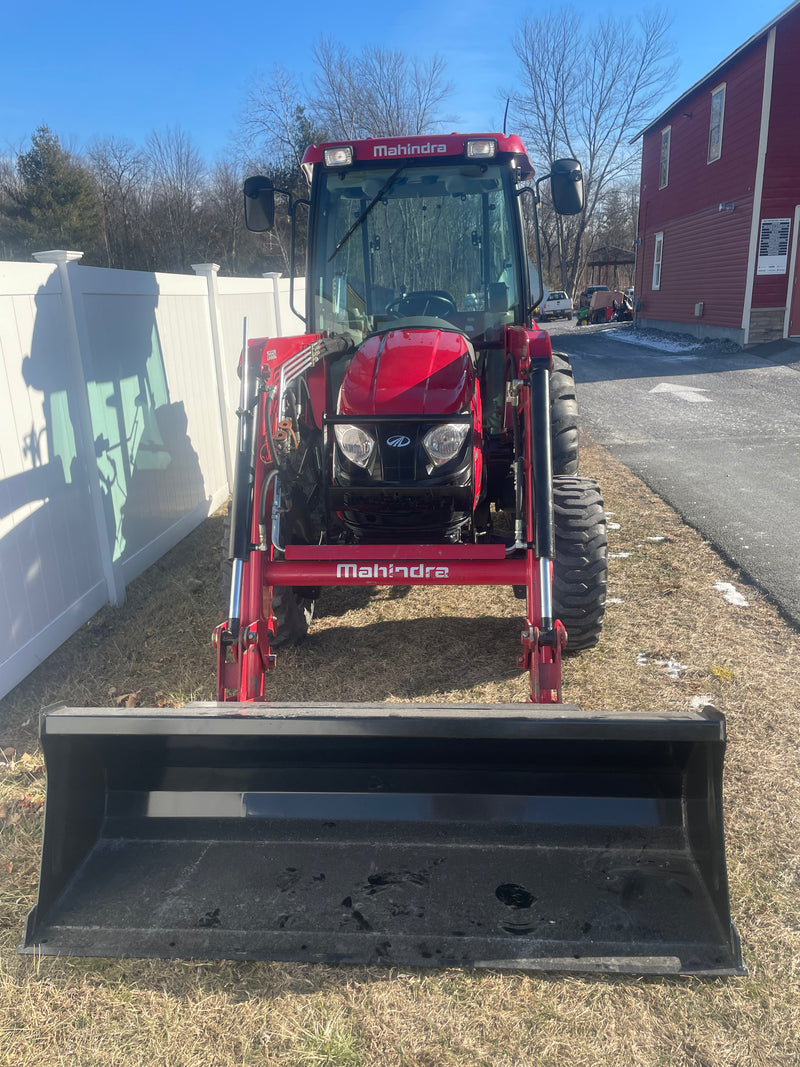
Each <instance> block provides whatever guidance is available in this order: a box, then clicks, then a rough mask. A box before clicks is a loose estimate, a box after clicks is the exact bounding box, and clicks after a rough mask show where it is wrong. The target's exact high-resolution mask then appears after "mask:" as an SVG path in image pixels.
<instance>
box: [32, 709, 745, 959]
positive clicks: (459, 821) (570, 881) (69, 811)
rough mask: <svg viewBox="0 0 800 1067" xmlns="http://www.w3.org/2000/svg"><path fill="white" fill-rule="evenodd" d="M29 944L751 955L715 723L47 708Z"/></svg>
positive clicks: (452, 954)
mask: <svg viewBox="0 0 800 1067" xmlns="http://www.w3.org/2000/svg"><path fill="white" fill-rule="evenodd" d="M41 734H42V746H43V749H44V754H45V759H46V763H47V772H48V789H47V808H46V818H45V834H44V843H43V852H42V872H41V881H40V886H39V899H38V903H37V905H36V907H35V908H34V909H33V910H32V911H31V913H30V915H29V917H28V922H27V926H26V931H25V939H24V942H23V945H22V946H21V951H23V952H37V953H38V952H40V953H45V954H64V955H75V956H142V957H166V958H172V957H176V958H214V959H259V960H262V959H267V960H300V961H306V962H335V963H358V964H387V965H395V964H402V965H414V964H416V965H428V966H457V967H492V968H514V969H524V970H567V971H601V972H627V973H634V974H695V975H735V974H744V973H745V969H744V966H743V963H742V958H741V951H740V947H739V942H738V938H737V935H736V931H735V930H734V928H733V926H732V925H731V920H730V909H729V901H728V887H727V876H726V870H725V846H724V837H723V826H722V800H721V785H722V766H723V757H724V748H725V728H724V719H723V717H722V716H721V715H719V714H716V713H713V714H711V713H682V714H674V715H673V714H669V713H665V714H659V713H653V714H641V713H630V714H628V713H609V712H604V713H584V712H581V711H580V709H579V708H577V707H574V706H570V705H548V706H546V707H544V706H536V705H524V704H505V705H491V704H487V705H474V704H470V705H465V704H440V705H431V704H374V705H372V704H368V705H364V704H359V705H353V704H338V705H337V704H330V705H328V704H315V705H288V704H287V705H282V704H260V705H259V704H224V705H216V704H207V705H203V704H200V705H194V706H189V707H186V708H181V709H163V710H151V709H136V710H132V711H119V710H116V709H74V708H57V709H51V710H49V711H47V712H46V713H45V714H44V715H43V718H42V728H41Z"/></svg>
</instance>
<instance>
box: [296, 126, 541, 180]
mask: <svg viewBox="0 0 800 1067" xmlns="http://www.w3.org/2000/svg"><path fill="white" fill-rule="evenodd" d="M484 140H493V141H495V142H496V143H497V154H496V155H495V156H494V157H493V158H494V159H498V160H500V161H501V162H509V161H510V160H512V159H513V160H515V161H516V165H517V167H518V168H519V180H520V181H522V180H525V179H527V178H532V177H533V175H534V168H533V165H532V164H531V162H530V160H529V159H528V154H527V152H526V150H525V146H524V145H523V143H522V141H521V140H520V138H519V137H517V136H516V135H515V134H512V135H510V136H509V135H507V134H503V133H448V134H430V135H429V136H426V137H371V138H369V139H367V140H364V141H357V140H342V141H330V142H328V143H327V144H320V145H310V146H309V147H308V148H307V149H306V151H305V154H304V155H303V166H304V168H305V167H306V166H307V165H308V164H312V165H313V164H315V163H322V161H323V153H324V152H325V149H330V148H339V147H342V146H346V145H350V146H351V147H352V149H353V163H378V162H381V161H383V160H387V161H388V160H402V159H419V160H430V161H431V162H434V161H436V160H437V159H438V160H446V159H452V158H454V157H457V158H459V159H466V158H467V141H484Z"/></svg>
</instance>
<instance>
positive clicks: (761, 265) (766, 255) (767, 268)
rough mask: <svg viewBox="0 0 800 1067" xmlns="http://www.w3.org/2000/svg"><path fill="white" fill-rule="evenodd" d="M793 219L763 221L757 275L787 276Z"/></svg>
mask: <svg viewBox="0 0 800 1067" xmlns="http://www.w3.org/2000/svg"><path fill="white" fill-rule="evenodd" d="M791 225H792V220H791V219H762V220H761V234H760V235H759V240H758V265H757V268H756V273H757V274H785V273H786V263H787V259H788V254H789V230H790V229H791Z"/></svg>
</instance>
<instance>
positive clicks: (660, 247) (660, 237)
mask: <svg viewBox="0 0 800 1067" xmlns="http://www.w3.org/2000/svg"><path fill="white" fill-rule="evenodd" d="M663 252H664V234H663V233H657V234H656V247H655V252H654V253H653V288H654V289H660V288H661V257H662V255H663Z"/></svg>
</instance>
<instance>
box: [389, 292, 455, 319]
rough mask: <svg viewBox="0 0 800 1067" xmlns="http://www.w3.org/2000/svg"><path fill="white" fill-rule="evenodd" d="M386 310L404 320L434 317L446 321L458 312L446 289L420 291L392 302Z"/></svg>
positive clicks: (407, 294)
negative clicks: (416, 316) (421, 316)
mask: <svg viewBox="0 0 800 1067" xmlns="http://www.w3.org/2000/svg"><path fill="white" fill-rule="evenodd" d="M386 310H387V311H389V312H391V313H392V314H397V315H399V316H401V317H402V318H406V317H407V316H408V317H411V316H415V315H432V316H434V317H435V318H439V319H446V318H448V317H449V316H450V315H453V314H455V313H456V312H457V311H458V307H457V306H456V302H455V300H454V299H453V298H452V296H450V294H449V293H448V292H445V290H444V289H420V290H418V291H417V292H414V293H406V295H405V296H401V297H398V298H397V300H392V302H391V303H390V304H388V305H387V307H386Z"/></svg>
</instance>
